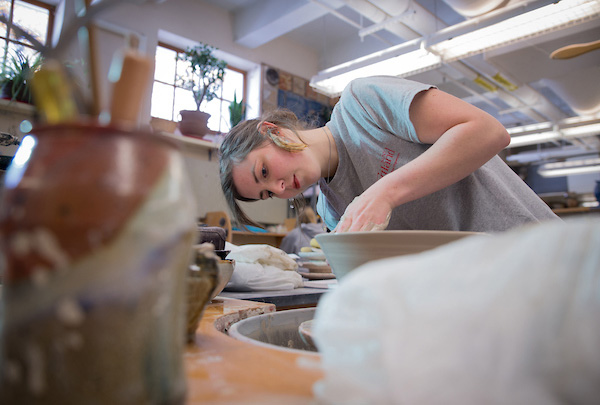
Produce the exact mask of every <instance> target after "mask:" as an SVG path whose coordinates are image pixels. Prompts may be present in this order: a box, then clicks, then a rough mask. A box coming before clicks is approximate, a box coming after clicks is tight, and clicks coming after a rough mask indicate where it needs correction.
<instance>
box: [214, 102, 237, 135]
mask: <svg viewBox="0 0 600 405" xmlns="http://www.w3.org/2000/svg"><path fill="white" fill-rule="evenodd" d="M238 101H239V99H238ZM230 104H231V103H230V102H229V101H223V102H222V103H221V128H220V129H219V130H220V131H221V132H228V131H229V130H230V129H231V121H230V120H229V105H230Z"/></svg>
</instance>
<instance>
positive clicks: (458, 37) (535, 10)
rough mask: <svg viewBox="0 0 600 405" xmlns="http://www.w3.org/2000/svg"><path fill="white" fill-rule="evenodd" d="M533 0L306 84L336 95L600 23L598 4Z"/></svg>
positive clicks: (587, 0) (325, 73)
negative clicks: (359, 81) (378, 79)
mask: <svg viewBox="0 0 600 405" xmlns="http://www.w3.org/2000/svg"><path fill="white" fill-rule="evenodd" d="M555 1H556V0H532V1H525V2H520V3H516V4H515V5H513V6H509V7H505V8H502V9H499V10H497V11H493V12H491V13H487V14H485V15H483V16H481V17H478V18H473V19H469V20H467V21H465V22H462V23H459V24H455V25H453V26H451V27H447V28H444V29H442V30H440V31H438V32H436V33H435V34H432V35H430V36H427V37H422V38H417V39H415V40H412V41H407V42H405V43H403V44H400V45H397V46H393V47H391V48H388V49H385V50H383V51H381V52H376V53H373V54H371V55H367V56H364V57H361V58H358V59H355V60H353V61H350V62H347V63H344V64H341V65H338V66H334V67H332V68H329V69H326V70H323V71H321V72H319V73H318V74H317V75H315V76H313V77H312V79H311V81H310V85H311V86H312V87H313V88H314V89H315V90H316V91H318V92H320V93H324V94H326V95H328V96H335V95H339V94H340V93H341V91H342V90H343V89H344V87H345V86H346V85H347V84H348V83H349V82H350V81H351V80H353V79H356V78H359V77H367V76H372V75H392V76H400V77H406V76H410V75H414V74H417V73H420V72H424V71H427V70H431V69H435V68H437V67H439V66H441V65H442V63H448V62H452V61H455V60H457V59H461V58H465V57H468V56H472V55H476V54H479V53H483V52H485V51H489V50H491V49H495V48H498V47H501V46H504V45H508V44H511V43H514V42H518V41H521V40H524V39H529V38H534V37H536V36H539V35H542V34H547V33H550V32H553V31H558V30H562V29H565V28H568V27H571V26H574V25H577V24H580V23H583V22H587V21H590V20H594V19H596V18H600V1H599V0H559V1H556V2H555Z"/></svg>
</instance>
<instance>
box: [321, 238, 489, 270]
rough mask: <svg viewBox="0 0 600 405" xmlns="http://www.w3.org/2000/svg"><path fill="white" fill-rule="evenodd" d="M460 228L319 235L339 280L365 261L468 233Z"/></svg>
mask: <svg viewBox="0 0 600 405" xmlns="http://www.w3.org/2000/svg"><path fill="white" fill-rule="evenodd" d="M474 235H485V234H482V233H478V232H459V231H373V232H347V233H322V234H320V235H316V236H315V238H316V239H317V242H319V245H321V248H322V249H323V252H324V253H325V257H327V261H328V262H329V264H330V265H331V268H332V271H333V274H335V277H336V278H337V279H338V280H341V279H342V278H343V277H344V276H346V275H347V274H348V273H350V272H351V271H352V270H354V269H356V268H357V267H359V266H360V265H362V264H365V263H367V262H370V261H372V260H378V259H385V258H387V257H394V256H402V255H408V254H415V253H421V252H425V251H427V250H430V249H434V248H436V247H438V246H442V245H445V244H447V243H451V242H454V241H456V240H459V239H462V238H464V237H467V236H474Z"/></svg>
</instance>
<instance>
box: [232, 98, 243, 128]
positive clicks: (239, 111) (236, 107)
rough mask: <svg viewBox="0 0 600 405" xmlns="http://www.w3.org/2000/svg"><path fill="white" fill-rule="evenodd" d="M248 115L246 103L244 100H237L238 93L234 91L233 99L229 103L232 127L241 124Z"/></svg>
mask: <svg viewBox="0 0 600 405" xmlns="http://www.w3.org/2000/svg"><path fill="white" fill-rule="evenodd" d="M245 115H246V104H245V103H244V100H240V101H239V102H238V101H237V98H236V93H235V92H234V93H233V101H232V102H231V104H229V123H230V124H231V128H233V127H235V126H236V125H237V124H239V123H240V122H241V121H242V120H243V119H244V118H245Z"/></svg>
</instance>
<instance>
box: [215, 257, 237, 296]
mask: <svg viewBox="0 0 600 405" xmlns="http://www.w3.org/2000/svg"><path fill="white" fill-rule="evenodd" d="M217 268H218V269H219V274H218V276H217V285H216V286H215V289H214V290H213V292H212V294H211V295H210V299H211V300H212V299H213V298H215V297H216V296H217V295H219V294H221V291H223V289H224V288H225V286H226V285H227V283H229V280H231V275H232V274H233V269H234V268H235V260H219V262H218V263H217Z"/></svg>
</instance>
